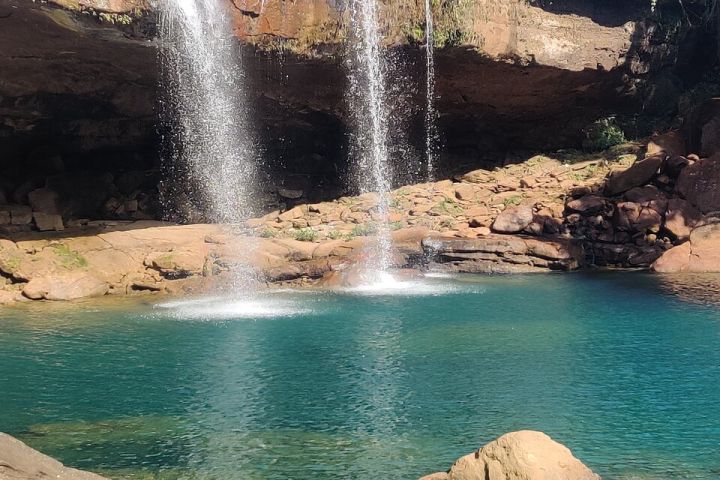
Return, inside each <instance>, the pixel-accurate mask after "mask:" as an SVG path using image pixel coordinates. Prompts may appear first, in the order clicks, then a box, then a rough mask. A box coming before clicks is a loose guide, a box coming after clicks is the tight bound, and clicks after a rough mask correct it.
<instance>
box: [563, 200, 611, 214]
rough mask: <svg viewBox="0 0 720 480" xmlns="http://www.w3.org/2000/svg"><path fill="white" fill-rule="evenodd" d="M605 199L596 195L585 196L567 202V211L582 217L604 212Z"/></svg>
mask: <svg viewBox="0 0 720 480" xmlns="http://www.w3.org/2000/svg"><path fill="white" fill-rule="evenodd" d="M605 206H606V202H605V198H603V197H600V196H598V195H585V196H584V197H580V198H576V199H574V200H570V201H569V202H567V205H566V207H567V209H568V210H570V211H571V212H577V213H580V214H582V215H595V214H597V213H600V212H602V211H603V210H605Z"/></svg>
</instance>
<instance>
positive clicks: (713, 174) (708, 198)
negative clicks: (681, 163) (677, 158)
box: [675, 154, 720, 213]
mask: <svg viewBox="0 0 720 480" xmlns="http://www.w3.org/2000/svg"><path fill="white" fill-rule="evenodd" d="M675 188H676V190H677V192H678V193H679V194H680V195H681V196H682V197H683V198H685V199H686V200H687V201H688V202H690V203H691V204H692V205H693V206H694V207H695V208H697V209H698V210H700V211H701V212H702V213H708V212H713V211H717V210H720V154H717V155H715V156H712V157H710V158H703V159H702V160H700V161H698V162H695V163H694V164H693V165H690V166H688V167H686V168H685V169H683V171H682V173H680V176H679V177H678V179H677V184H676V187H675Z"/></svg>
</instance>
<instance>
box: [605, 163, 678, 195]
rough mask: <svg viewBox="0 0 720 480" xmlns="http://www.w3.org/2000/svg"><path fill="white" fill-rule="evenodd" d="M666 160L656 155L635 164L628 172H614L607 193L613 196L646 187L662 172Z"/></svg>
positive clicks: (609, 179) (607, 184) (609, 178)
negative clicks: (635, 188)
mask: <svg viewBox="0 0 720 480" xmlns="http://www.w3.org/2000/svg"><path fill="white" fill-rule="evenodd" d="M664 158H665V157H664V156H663V155H662V154H660V155H654V156H652V157H648V158H646V159H644V160H640V161H638V162H635V163H634V164H633V165H632V166H631V167H630V168H628V169H627V170H624V171H620V172H614V173H613V174H611V175H610V177H608V179H607V183H606V184H605V193H606V194H608V195H611V196H612V195H617V194H620V193H623V192H626V191H628V190H630V189H631V188H634V187H639V186H642V185H645V184H646V183H648V182H649V181H650V180H652V178H653V177H654V176H655V175H656V174H657V173H658V172H659V171H660V168H661V167H662V165H663V160H664Z"/></svg>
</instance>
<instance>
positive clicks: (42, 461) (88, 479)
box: [0, 432, 107, 480]
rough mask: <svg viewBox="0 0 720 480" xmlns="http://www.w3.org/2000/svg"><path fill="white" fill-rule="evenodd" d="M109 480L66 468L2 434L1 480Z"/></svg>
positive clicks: (0, 446) (0, 443)
mask: <svg viewBox="0 0 720 480" xmlns="http://www.w3.org/2000/svg"><path fill="white" fill-rule="evenodd" d="M46 479H54V480H107V479H105V477H101V476H100V475H96V474H94V473H90V472H84V471H82V470H76V469H74V468H70V467H66V466H65V465H63V464H62V463H60V462H58V461H57V460H55V459H53V458H50V457H48V456H47V455H43V454H42V453H40V452H38V451H37V450H33V449H32V448H30V447H29V446H27V445H25V444H24V443H23V442H21V441H20V440H17V439H16V438H13V437H11V436H10V435H7V434H5V433H1V432H0V480H46Z"/></svg>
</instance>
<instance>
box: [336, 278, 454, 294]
mask: <svg viewBox="0 0 720 480" xmlns="http://www.w3.org/2000/svg"><path fill="white" fill-rule="evenodd" d="M425 277H427V276H423V277H414V278H409V279H407V280H405V279H398V278H397V277H395V276H393V275H392V274H391V273H389V272H376V273H373V274H372V275H368V276H367V281H366V282H363V283H362V284H360V285H357V286H353V287H345V288H341V289H339V291H340V292H343V293H349V294H354V295H368V296H391V295H394V296H439V295H447V294H453V293H459V292H461V291H462V292H467V288H461V286H460V285H457V284H454V283H448V282H434V281H432V280H428V279H426V278H425Z"/></svg>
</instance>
